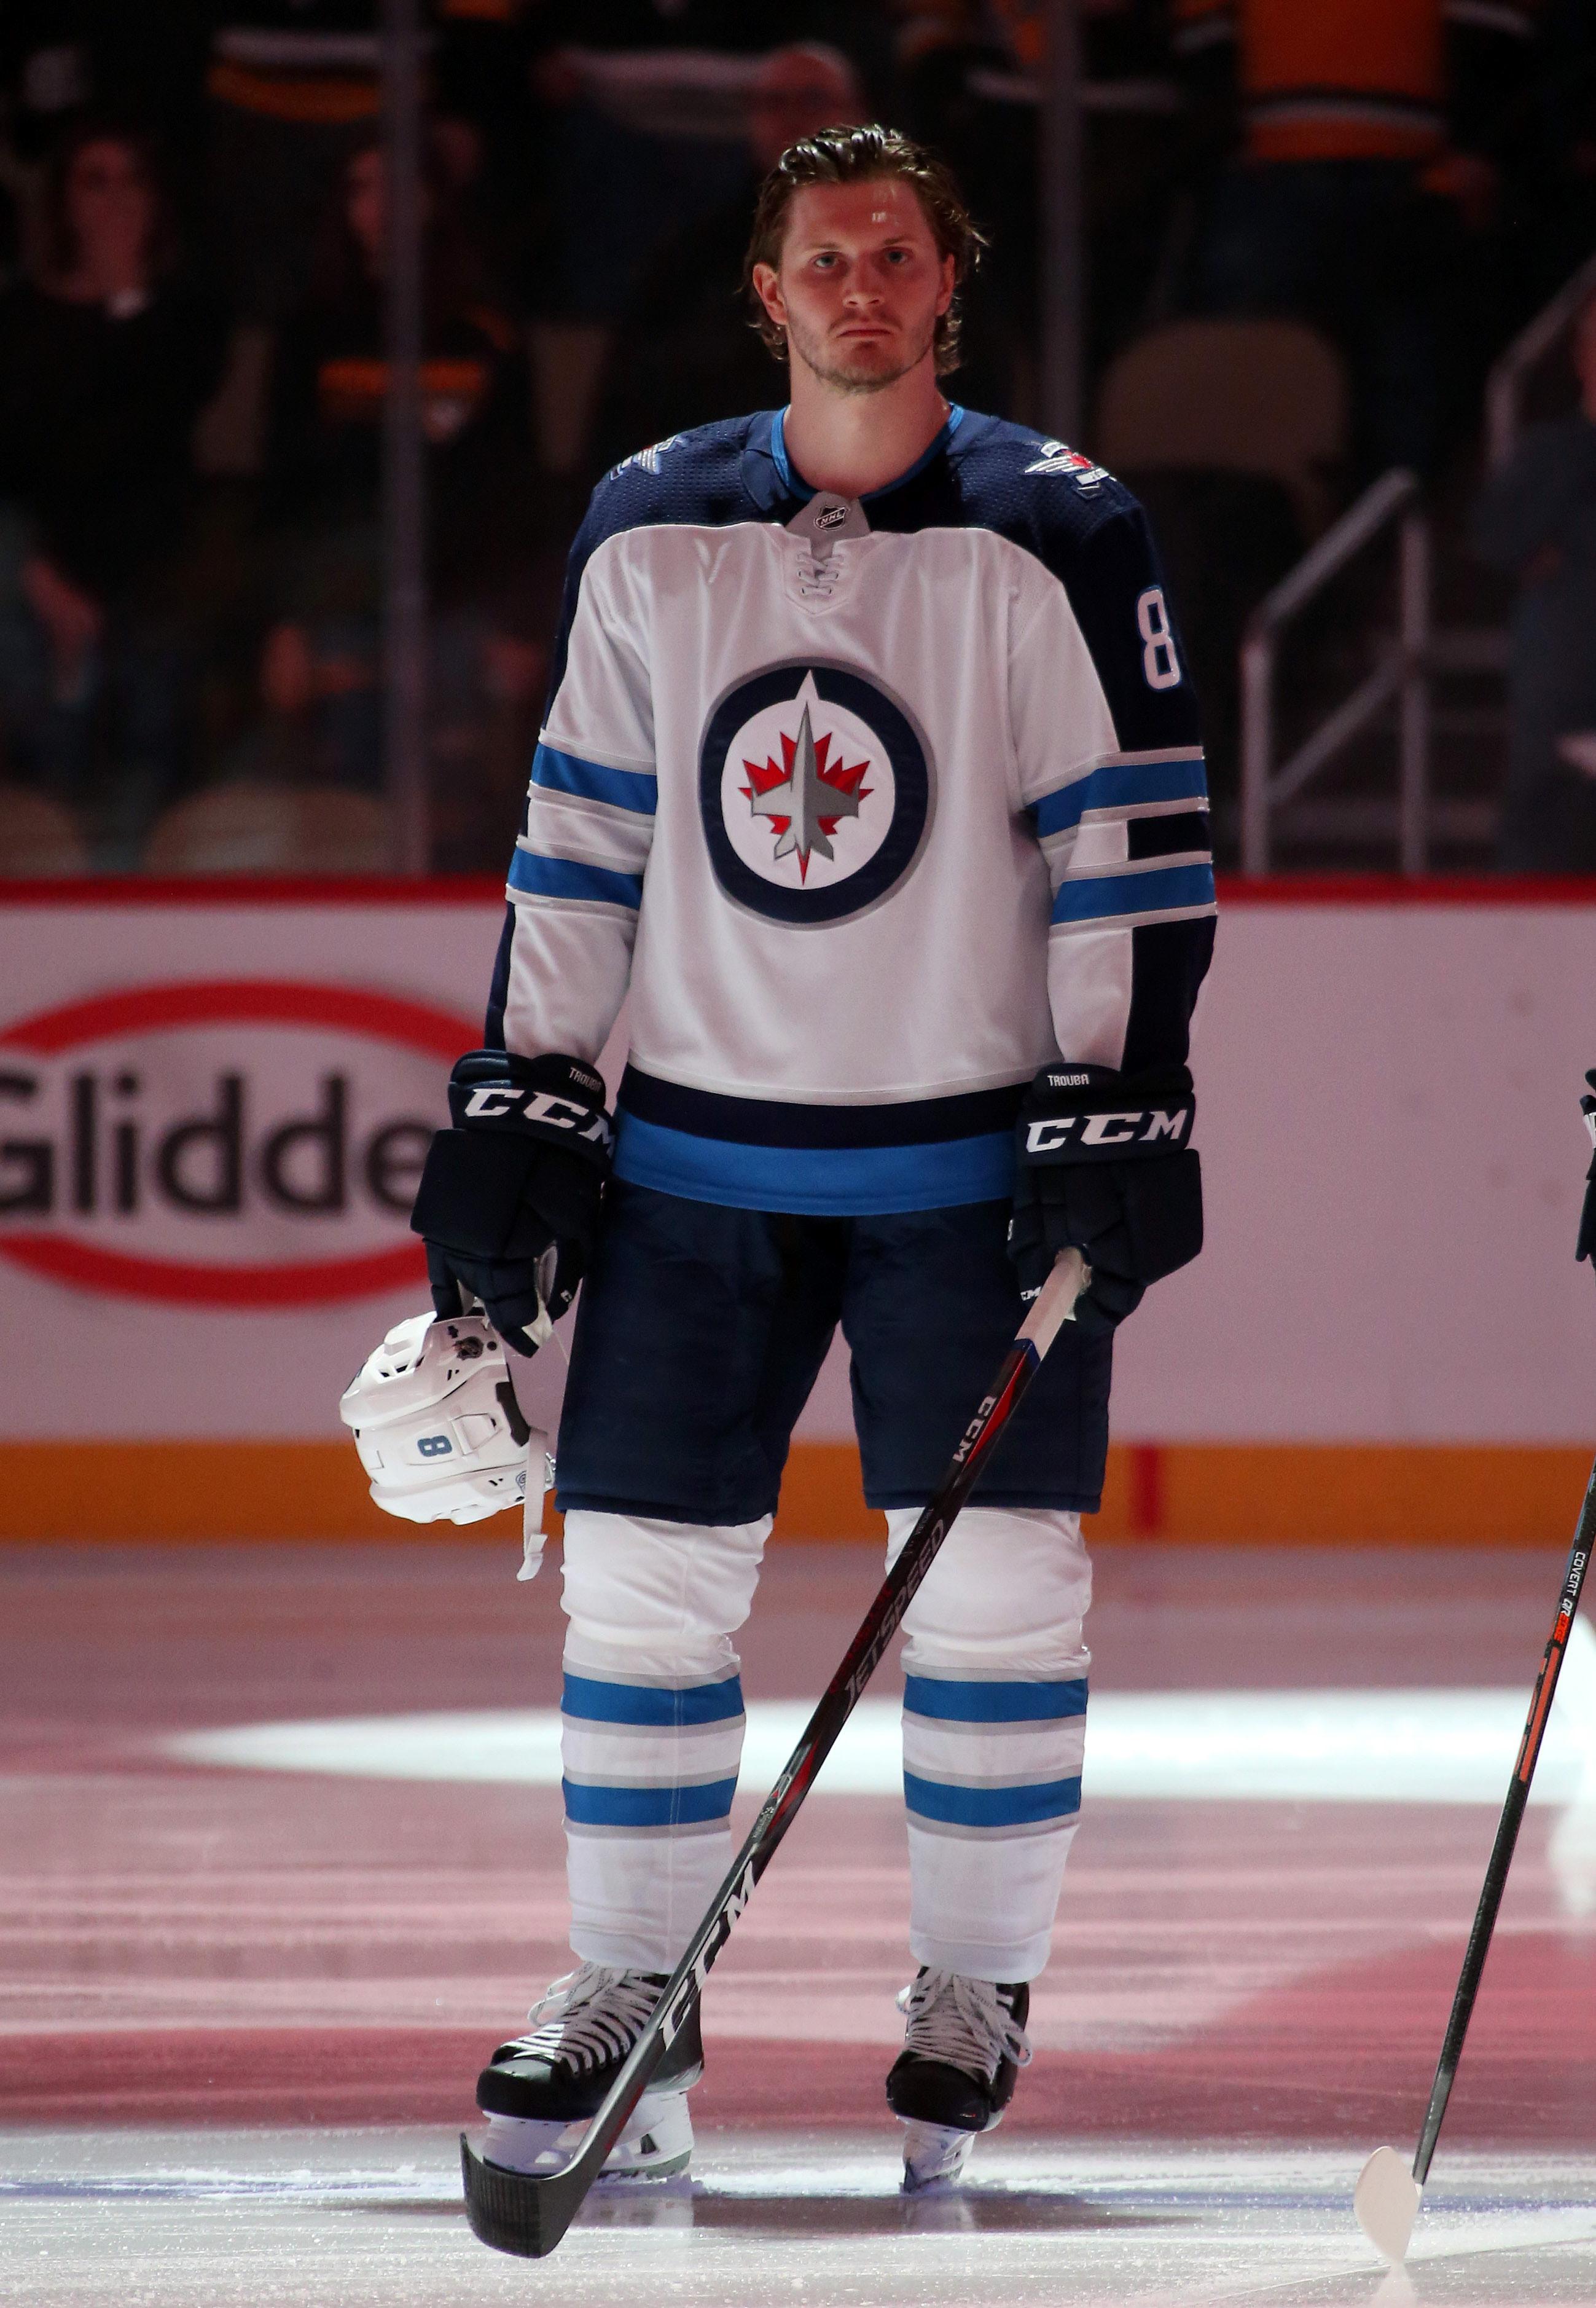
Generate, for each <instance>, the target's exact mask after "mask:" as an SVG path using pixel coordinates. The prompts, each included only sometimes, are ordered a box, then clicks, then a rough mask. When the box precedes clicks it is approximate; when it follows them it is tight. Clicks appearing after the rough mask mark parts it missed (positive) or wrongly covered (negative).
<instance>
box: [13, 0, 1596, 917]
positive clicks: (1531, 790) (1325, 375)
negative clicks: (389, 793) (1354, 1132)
mask: <svg viewBox="0 0 1596 2308" xmlns="http://www.w3.org/2000/svg"><path fill="white" fill-rule="evenodd" d="M1084 13H1085V28H1084V29H1085V75H1086V85H1085V108H1086V124H1087V138H1086V209H1087V272H1088V281H1089V310H1090V324H1089V341H1088V343H1087V345H1086V347H1085V371H1086V379H1087V386H1088V401H1087V406H1088V409H1089V410H1090V411H1091V414H1090V415H1089V417H1088V418H1087V420H1086V431H1087V439H1086V445H1087V446H1089V447H1090V448H1092V449H1093V451H1094V453H1098V454H1101V455H1103V457H1104V458H1105V460H1106V461H1109V462H1110V463H1111V464H1117V465H1119V466H1122V467H1124V468H1126V469H1128V471H1129V473H1130V475H1131V477H1132V478H1133V479H1134V481H1135V483H1136V485H1137V487H1139V488H1141V489H1142V491H1143V493H1144V494H1145V495H1146V496H1147V497H1148V499H1149V501H1150V503H1151V504H1152V506H1153V510H1154V517H1155V519H1156V521H1158V523H1159V526H1160V529H1161V531H1162V532H1163V535H1164V537H1165V540H1166V547H1167V550H1168V552H1169V555H1170V558H1171V564H1173V575H1174V579H1175V583H1176V590H1177V595H1178V597H1179V598H1180V599H1181V601H1182V603H1183V606H1184V608H1185V614H1186V620H1187V624H1188V638H1189V641H1190V644H1191V650H1192V655H1193V658H1194V660H1195V661H1196V663H1197V668H1198V673H1199V678H1200V682H1201V685H1202V686H1203V688H1204V690H1205V692H1206V702H1207V704H1208V709H1209V716H1210V720H1211V724H1212V728H1213V731H1214V750H1215V753H1216V754H1217V755H1218V756H1219V757H1220V759H1221V761H1222V762H1223V760H1225V759H1226V758H1228V757H1229V756H1230V755H1231V754H1233V750H1234V743H1235V719H1236V710H1237V709H1236V700H1235V694H1234V686H1235V683H1234V671H1233V667H1234V653H1235V640H1236V635H1237V633H1238V631H1239V625H1240V618H1241V617H1242V616H1244V614H1245V611H1246V608H1247V607H1248V606H1249V605H1250V603H1251V602H1252V601H1254V600H1256V599H1257V598H1258V596H1259V594H1260V593H1261V592H1262V591H1263V590H1265V589H1266V586H1267V585H1268V584H1269V583H1271V582H1273V581H1274V579H1275V578H1276V577H1277V576H1278V575H1280V574H1281V573H1283V570H1284V569H1285V568H1286V567H1288V566H1289V565H1290V564H1291V561H1292V560H1293V559H1295V558H1296V557H1297V556H1298V555H1300V552H1301V551H1302V550H1303V549H1304V547H1305V546H1306V545H1307V544H1308V543H1309V542H1310V541H1311V540H1312V538H1313V537H1314V536H1316V535H1317V534H1318V533H1320V532H1321V531H1322V530H1323V528H1324V526H1325V523H1326V521H1327V520H1328V519H1329V518H1330V517H1331V516H1332V514H1333V512H1334V510H1335V509H1336V508H1337V507H1338V506H1339V505H1340V504H1343V503H1345V502H1346V501H1347V499H1348V497H1349V496H1350V495H1351V493H1352V492H1353V491H1354V490H1355V489H1356V487H1358V486H1360V484H1361V483H1362V482H1363V481H1365V480H1367V479H1368V478H1370V477H1371V476H1372V475H1374V474H1377V473H1378V472H1380V471H1382V470H1384V469H1386V468H1387V467H1388V466H1390V465H1392V464H1395V463H1405V464H1408V465H1411V466H1412V467H1414V468H1415V469H1417V470H1418V471H1419V472H1420V474H1421V475H1422V476H1424V477H1425V478H1426V479H1427V481H1428V482H1429V484H1430V485H1431V487H1432V488H1434V489H1436V490H1437V491H1440V492H1442V493H1444V492H1445V491H1446V487H1448V485H1449V481H1450V480H1451V478H1452V477H1454V475H1455V473H1456V472H1458V471H1459V470H1462V469H1464V468H1465V467H1468V469H1470V470H1471V471H1472V465H1471V464H1470V461H1471V460H1472V458H1473V457H1474V454H1475V444H1476V436H1477V433H1478V425H1479V405H1480V386H1481V383H1482V379H1483V376H1484V374H1485V370H1486V368H1487V366H1488V365H1489V360H1490V358H1491V357H1492V356H1493V354H1494V353H1495V352H1496V351H1497V350H1498V349H1499V348H1500V347H1501V345H1502V344H1503V343H1504V342H1505V341H1506V340H1507V338H1508V337H1510V336H1511V334H1512V333H1513V332H1514V330H1515V329H1517V328H1519V327H1520V326H1522V325H1523V323H1524V321H1525V320H1526V319H1527V318H1528V317H1529V316H1530V315H1531V314H1533V313H1534V312H1535V311H1536V310H1537V309H1538V307H1539V306H1540V305H1541V304H1542V303H1543V302H1544V301H1545V299H1546V298H1547V297H1549V296H1550V295H1551V294H1552V293H1553V292H1554V291H1555V290H1556V289H1557V288H1558V287H1559V286H1560V284H1561V283H1562V282H1563V281H1564V280H1566V278H1567V277H1568V276H1569V275H1570V274H1571V273H1572V272H1573V271H1575V268H1576V267H1577V266H1578V265H1579V264H1580V263H1582V262H1583V261H1584V260H1585V259H1587V258H1588V257H1589V255H1590V254H1591V252H1592V249H1593V248H1596V9H1592V6H1591V4H1590V0H1086V5H1085V12H1084ZM425 18H426V54H425V99H426V108H427V110H426V161H425V184H424V185H423V201H422V206H423V216H424V237H425V253H424V270H425V351H424V362H423V373H422V395H423V412H424V430H425V461H426V468H427V472H426V503H427V509H428V512H427V564H428V565H427V581H428V595H429V623H430V639H429V665H428V668H427V688H428V694H429V713H428V720H429V728H428V750H429V758H430V762H431V785H432V820H433V833H432V840H433V863H434V866H436V867H437V868H438V870H441V871H451V870H476V869H486V870H493V869H494V868H496V867H497V866H498V865H499V863H500V862H501V859H502V852H503V847H504V843H505V840H506V839H507V838H508V832H509V829H510V828H511V824H512V822H513V820H514V816H515V811H516V806H517V796H518V795H519V789H520V787H521V785H522V783H523V781H524V777H525V765H526V762H527V759H528V753H529V749H530V745H531V742H532V738H533V736H534V734H535V730H536V718H537V713H538V710H539V705H540V702H541V698H542V693H543V690H544V686H545V680H546V675H547V667H548V659H549V650H550V643H551V635H552V627H553V617H554V614H555V607H556V603H557V599H558V592H559V583H560V575H561V568H562V559H563V554H564V549H565V547H566V545H567V543H568V541H569V538H570V536H571V531H572V530H573V528H574V526H575V523H576V521H577V520H578V519H579V515H580V510H581V505H582V503H583V501H584V500H585V496H586V494H587V491H588V488H589V487H591V485H592V483H593V481H594V480H595V478H596V477H597V476H598V475H599V474H600V473H601V472H602V471H603V470H604V469H605V468H606V467H607V466H608V465H610V464H611V463H613V462H614V461H616V460H618V459H619V458H621V457H623V456H625V455H627V454H629V453H631V452H632V451H633V450H635V449H637V448H639V447H640V446H643V445H645V444H648V442H650V441H653V440H655V439H657V438H660V437H662V436H664V435H667V434H669V433H672V432H674V431H677V430H680V429H682V428H683V427H685V426H690V425H692V424H697V423H701V422H704V421H706V420H708V419H709V418H716V417H720V416H726V415H732V414H735V413H738V412H740V411H742V410H743V409H749V408H751V407H759V406H770V405H772V404H774V403H776V402H777V401H779V400H781V399H782V398H783V397H784V393H783V385H782V378H781V374H780V371H779V370H778V369H777V368H776V367H774V366H772V364H771V362H770V360H769V358H768V356H767V355H766V354H765V353H764V352H763V351H762V350H761V349H760V346H759V341H758V340H757V338H756V336H755V335H754V333H753V332H752V331H751V328H750V327H749V325H748V320H747V315H746V312H745V310H744V306H743V304H742V297H741V291H740V283H741V272H742V252H743V245H744V241H745V237H746V230H747V225H748V220H749V216H750V212H751V198H752V193H753V188H754V186H755V185H756V184H757V182H758V180H759V177H760V175H761V174H762V173H763V171H764V170H765V169H767V168H768V167H769V166H770V164H771V162H772V161H773V160H774V159H775V158H776V157H777V155H778V154H779V153H780V151H782V150H783V149H784V147H785V145H786V144H787V143H788V142H791V141H793V140H794V138H795V137H798V136H801V135H802V134H804V133H808V132H809V131H811V130H813V129H815V128H818V127H819V126H822V125H828V124H830V123H834V122H837V121H843V120H848V119H863V118H871V117H884V118H889V119H891V120H893V121H894V122H896V123H897V124H898V125H903V126H905V127H906V128H907V129H908V130H909V131H910V132H911V133H915V134H917V135H920V136H922V137H924V138H926V139H927V140H929V141H930V142H932V143H933V144H935V145H936V146H937V147H938V148H939V149H940V151H942V152H944V153H945V154H946V156H947V157H948V159H951V161H952V162H953V163H954V165H955V167H956V168H957V170H958V172H959V174H960V176H961V177H962V178H963V180H964V183H965V188H966V191H967V193H968V194H969V196H970V199H971V202H972V204H973V206H974V211H975V212H976V214H977V216H978V218H979V219H980V220H981V221H982V224H983V226H984V227H985V228H986V229H987V231H988V233H989V234H990V236H991V242H992V247H991V256H990V260H989V262H988V263H986V264H985V265H984V266H983V268H982V273H981V275H980V277H979V278H978V280H977V281H976V283H975V286H974V291H973V295H972V298H971V312H970V320H969V325H968V326H967V328H966V330H965V346H966V366H965V368H964V369H963V370H962V371H961V372H960V373H959V374H958V375H957V377H956V378H955V379H954V380H953V383H952V387H951V389H952V390H953V391H954V392H955V393H956V394H957V397H958V398H960V399H962V400H965V401H967V402H968V403H970V404H972V405H974V406H976V407H981V408H987V409H995V410H997V411H998V412H1000V413H1001V414H1006V415H1010V416H1014V417H1017V418H1021V419H1023V420H1025V421H1028V422H1035V421H1038V420H1039V418H1040V414H1041V404H1040V380H1039V376H1038V366H1037V355H1036V347H1037V342H1038V336H1039V286H1040V265H1041V226H1040V219H1039V214H1038V202H1037V140H1038V133H1039V121H1040V108H1039V102H1038V99H1039V93H1040V89H1041V84H1042V79H1043V74H1044V73H1045V69H1046V61H1047V60H1046V57H1045V54H1044V47H1043V40H1044V11H1043V7H1042V6H1041V4H1040V0H1031V4H1027V0H873V4H872V0H737V4H734V0H429V4H428V6H427V8H426V10H425ZM380 22H381V9H380V6H378V5H377V4H375V0H254V4H250V0H236V4H229V0H139V4H138V5H137V6H136V7H133V6H129V5H128V4H127V0H16V4H14V5H12V6H9V7H7V8H6V9H5V10H4V12H3V13H0V281H3V283H4V286H3V287H0V872H19V871H34V872H38V871H52V870H55V871H62V870H64V871H72V870H85V869H92V870H105V871H124V870H130V869H135V868H143V869H146V870H150V871H157V872H188V871H216V870H223V871H225V870H279V871H289V872H293V871H303V870H323V871H325V870H333V871H340V870H343V871H355V870H367V869H373V868H380V867H382V866H383V865H384V864H385V863H386V862H387V859H388V857H389V854H390V853H389V844H390V833H391V829H390V824H389V821H388V818H387V815H386V813H385V807H384V803H383V799H382V786H383V757H384V745H383V726H382V723H383V709H382V698H383V690H382V648H381V635H382V417H383V410H384V406H385V401H386V397H387V393H388V388H389V377H388V366H387V359H386V350H385V339H384V321H383V306H384V288H383V283H384V271H385V265H386V210H387V187H386V183H385V168H384V159H383V150H382V92H381V54H382V52H381V42H380ZM1576 341H1577V343H1578V344H1579V346H1580V347H1582V348H1583V351H1582V355H1581V358H1582V363H1583V369H1582V374H1583V373H1584V371H1585V370H1588V372H1589V382H1588V383H1587V384H1586V385H1585V386H1584V388H1583V395H1584V397H1583V401H1582V402H1581V403H1580V404H1579V405H1578V406H1577V407H1576V408H1575V409H1573V410H1572V412H1571V413H1568V414H1566V416H1564V417H1563V418H1561V420H1560V424H1559V425H1558V426H1552V427H1550V428H1549V434H1550V435H1555V436H1556V437H1555V439H1554V438H1551V437H1547V438H1543V437H1542V436H1541V435H1540V434H1537V435H1534V436H1533V437H1532V439H1530V440H1529V441H1527V442H1526V444H1524V448H1523V451H1522V452H1521V457H1523V456H1528V457H1530V458H1531V462H1530V464H1529V465H1527V466H1525V467H1524V469H1523V477H1522V478H1521V479H1520V480H1512V481H1507V480H1504V479H1502V478H1498V479H1497V482H1495V483H1494V484H1493V485H1492V488H1491V490H1490V491H1489V493H1488V495H1487V496H1486V498H1485V499H1484V500H1482V501H1481V503H1480V507H1479V511H1478V513H1477V515H1476V527H1475V540H1476V546H1477V549H1478V551H1479V553H1480V555H1481V556H1483V558H1484V559H1485V560H1487V561H1489V563H1490V564H1491V565H1493V566H1495V567H1497V568H1498V569H1499V570H1501V571H1503V572H1505V573H1506V575H1507V577H1508V578H1509V580H1510V581H1513V582H1514V583H1515V584H1517V585H1519V586H1520V588H1521V589H1522V599H1521V607H1520V611H1519V619H1518V624H1517V626H1516V627H1515V639H1514V650H1515V657H1514V681H1515V683H1516V684H1517V690H1516V691H1515V694H1518V693H1523V694H1524V695H1528V694H1529V693H1531V692H1532V693H1533V695H1534V698H1535V699H1536V700H1537V701H1539V702H1537V703H1535V704H1534V705H1533V706H1532V709H1529V710H1527V711H1526V712H1525V713H1521V714H1520V715H1519V716H1518V721H1519V723H1521V724H1522V725H1523V728H1522V729H1520V730H1519V732H1518V734H1517V735H1515V739H1514V758H1513V766H1512V771H1511V776H1510V779H1509V794H1510V803H1511V797H1512V796H1514V795H1516V796H1518V797H1519V802H1518V803H1515V804H1511V806H1510V810H1509V817H1510V818H1513V813H1514V809H1516V810H1517V817H1516V818H1515V819H1514V822H1521V821H1522V822H1525V823H1528V824H1529V826H1530V829H1531V830H1530V831H1529V832H1528V833H1527V834H1525V835H1524V836H1523V839H1522V840H1520V841H1519V847H1518V848H1517V849H1516V850H1511V852H1510V854H1509V853H1506V852H1505V862H1509V863H1517V864H1529V865H1532V866H1533V865H1544V864H1547V863H1549V862H1551V863H1557V862H1570V863H1586V862H1588V863H1589V864H1591V865H1592V866H1596V835H1592V836H1589V837H1587V834H1586V833H1585V831H1583V828H1584V826H1585V817H1584V816H1583V815H1582V812H1586V811H1587V805H1588V804H1590V803H1591V802H1592V797H1596V737H1590V738H1588V739H1587V740H1586V750H1587V751H1588V752H1589V754H1590V755H1591V758H1590V759H1589V760H1588V761H1586V760H1585V759H1584V758H1583V755H1582V754H1581V749H1580V745H1579V744H1578V743H1575V745H1574V750H1573V752H1572V753H1570V751H1569V750H1568V744H1569V738H1570V726H1569V724H1570V716H1571V715H1572V719H1573V723H1574V724H1575V725H1576V726H1575V727H1574V728H1573V732H1572V734H1573V736H1574V737H1575V739H1578V737H1579V736H1580V732H1581V731H1582V730H1584V729H1586V728H1596V696H1592V695H1589V694H1588V693H1587V692H1586V690H1584V689H1582V688H1580V685H1579V683H1578V682H1577V681H1575V682H1574V683H1573V688H1574V689H1575V690H1577V691H1578V698H1577V701H1576V702H1572V703H1571V702H1570V695H1569V693H1568V692H1569V683H1568V682H1567V681H1566V680H1565V679H1564V674H1563V672H1562V671H1560V670H1558V668H1560V667H1563V666H1564V664H1565V660H1566V659H1567V658H1568V656H1569V652H1570V648H1571V643H1570V640H1569V636H1570V635H1571V634H1575V635H1577V636H1578V644H1577V650H1576V654H1578V656H1579V659H1580V663H1581V666H1582V667H1584V668H1587V669H1588V668H1589V667H1591V666H1592V665H1596V647H1592V642H1593V641H1596V598H1593V588H1592V569H1593V568H1596V323H1592V326H1591V328H1589V329H1588V330H1587V331H1585V332H1584V333H1583V335H1580V336H1578V337H1577V338H1576ZM1222 436H1228V438H1229V446H1228V447H1226V446H1225V445H1224V440H1223V438H1222ZM1535 459H1539V462H1538V463H1537V462H1535V461H1534V460H1535ZM1571 506H1573V507H1575V510H1576V511H1577V510H1578V509H1579V508H1581V507H1583V513H1581V517H1580V518H1581V520H1583V527H1582V526H1581V525H1580V521H1572V522H1571V518H1570V507H1571ZM1559 523H1561V524H1562V526H1561V527H1560V528H1559V526H1558V524H1559ZM1548 589H1550V590H1548ZM1570 603H1572V604H1573V606H1572V607H1570V606H1569V605H1570ZM1526 636H1527V637H1526ZM1537 652H1539V654H1537ZM1526 667H1527V668H1528V670H1526ZM1549 667H1550V668H1551V669H1550V670H1549ZM1559 682H1561V683H1562V684H1563V686H1562V687H1561V688H1559V686H1558V684H1559ZM1526 683H1527V685H1528V687H1527V689H1526V686H1525V685H1526ZM1537 714H1539V716H1540V719H1539V720H1536V718H1535V717H1536V715H1537ZM1531 725H1533V727H1531ZM1538 780H1539V784H1538V782H1537V781H1538ZM1548 780H1550V782H1551V785H1552V786H1555V787H1556V788H1557V797H1558V798H1557V799H1556V801H1555V805H1553V804H1552V803H1549V802H1548V801H1547V799H1546V795H1545V793H1543V792H1542V791H1541V788H1545V787H1547V786H1548ZM1222 782H1223V771H1222ZM1525 796H1528V797H1529V799H1528V801H1527V802H1524V800H1523V797H1525ZM1538 796H1539V798H1537V797H1538ZM1526 809H1527V811H1528V816H1527V818H1526V817H1525V811H1526ZM1549 809H1550V810H1551V814H1550V815H1548V814H1547V813H1548V810H1549ZM1559 811H1560V812H1561V814H1560V815H1559V814H1557V813H1558V812H1559ZM1537 813H1539V814H1537ZM1590 814H1592V816H1593V818H1596V810H1592V811H1591V812H1590ZM1582 840H1588V844H1589V848H1590V856H1589V859H1588V860H1586V859H1585V857H1583V853H1582V852H1581V850H1580V843H1581V841H1582Z"/></svg>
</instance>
